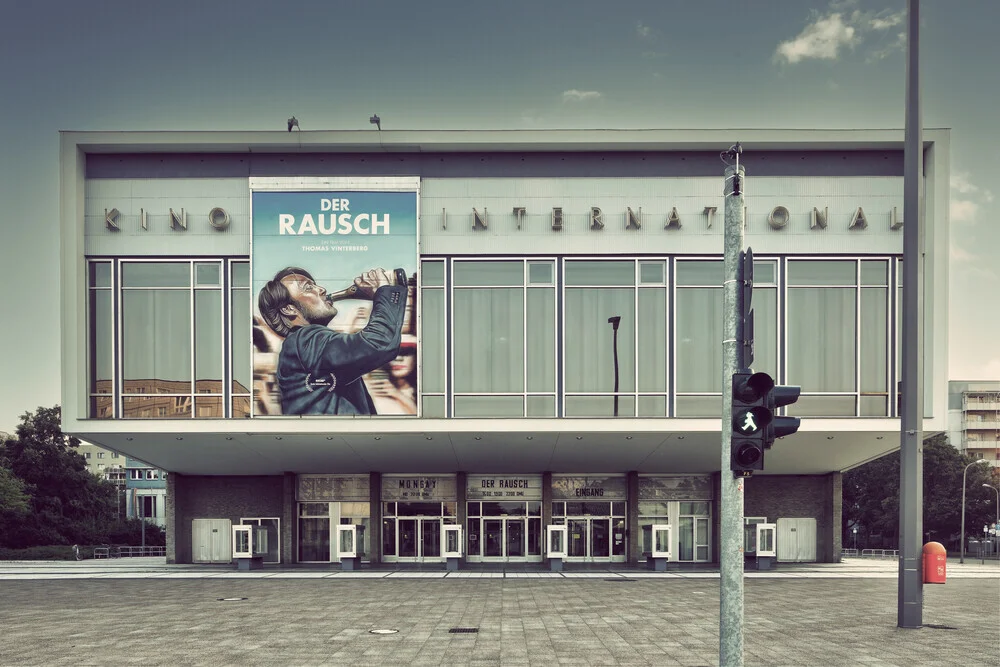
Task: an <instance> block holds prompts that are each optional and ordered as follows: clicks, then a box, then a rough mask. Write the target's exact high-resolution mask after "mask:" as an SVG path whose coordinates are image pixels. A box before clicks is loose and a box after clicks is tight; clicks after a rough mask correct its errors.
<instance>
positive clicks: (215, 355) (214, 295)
mask: <svg viewBox="0 0 1000 667" xmlns="http://www.w3.org/2000/svg"><path fill="white" fill-rule="evenodd" d="M194 341H195V342H194V345H195V347H194V372H195V376H194V378H195V387H194V390H195V393H198V394H221V393H222V293H221V292H219V291H218V290H211V291H209V290H198V291H196V292H195V293H194Z"/></svg>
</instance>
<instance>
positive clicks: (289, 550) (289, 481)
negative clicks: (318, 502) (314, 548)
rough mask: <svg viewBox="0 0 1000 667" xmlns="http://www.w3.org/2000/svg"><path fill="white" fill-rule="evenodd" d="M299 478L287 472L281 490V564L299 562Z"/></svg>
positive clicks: (283, 477)
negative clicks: (297, 497)
mask: <svg viewBox="0 0 1000 667" xmlns="http://www.w3.org/2000/svg"><path fill="white" fill-rule="evenodd" d="M296 484H297V477H296V475H295V473H294V472H285V473H284V475H283V476H282V488H281V562H282V563H297V562H299V558H298V555H299V517H298V512H299V508H298V503H297V502H296V500H295V499H296V493H295V491H296Z"/></svg>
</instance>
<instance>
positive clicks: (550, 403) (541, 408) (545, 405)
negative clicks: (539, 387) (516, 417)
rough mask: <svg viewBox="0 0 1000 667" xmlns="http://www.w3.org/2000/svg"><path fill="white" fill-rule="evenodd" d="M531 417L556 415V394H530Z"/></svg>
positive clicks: (529, 413) (529, 409)
mask: <svg viewBox="0 0 1000 667" xmlns="http://www.w3.org/2000/svg"><path fill="white" fill-rule="evenodd" d="M528 416H529V417H555V416H556V397H555V396H528Z"/></svg>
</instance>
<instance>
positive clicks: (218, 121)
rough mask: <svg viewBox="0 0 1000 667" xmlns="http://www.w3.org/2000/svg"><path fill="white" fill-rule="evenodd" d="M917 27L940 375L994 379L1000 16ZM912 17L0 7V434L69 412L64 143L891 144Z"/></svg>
mask: <svg viewBox="0 0 1000 667" xmlns="http://www.w3.org/2000/svg"><path fill="white" fill-rule="evenodd" d="M920 11H921V23H922V27H921V37H920V57H921V74H922V80H923V118H924V126H925V127H928V128H937V127H947V128H951V129H952V135H951V138H952V153H951V161H952V163H951V168H952V178H951V194H952V199H951V204H950V209H951V251H950V252H951V272H950V295H949V296H950V304H949V309H950V312H949V331H950V334H949V371H948V377H949V378H950V379H952V380H976V379H1000V345H998V344H997V342H996V338H997V337H996V332H997V331H998V330H1000V308H998V307H997V306H998V301H1000V300H998V297H997V294H1000V269H998V263H997V262H996V260H995V259H994V254H995V253H997V252H998V251H1000V225H997V224H995V221H996V218H995V216H996V215H997V213H998V210H1000V201H996V200H995V195H1000V172H998V170H997V169H996V167H995V164H996V160H997V158H998V153H1000V141H998V140H997V138H996V135H997V123H996V117H997V109H998V108H1000V86H998V85H997V81H998V80H1000V75H998V74H997V69H996V67H997V66H996V62H997V60H998V56H1000V46H998V45H997V44H998V42H997V39H996V33H997V31H998V29H1000V2H997V0H924V1H923V2H922V3H921V10H920ZM905 12H906V2H905V0H833V1H830V0H750V1H747V0H698V1H697V2H691V1H689V0H641V1H640V0H636V1H630V0H615V1H614V2H610V1H608V0H605V1H603V2H598V1H594V0H572V1H570V0H566V1H561V0H560V1H557V0H544V1H542V0H527V1H524V0H504V1H503V2H475V1H472V2H470V1H469V0H463V1H460V2H459V1H453V0H433V1H430V0H425V2H413V1H412V0H409V1H406V2H399V1H396V0H382V1H381V2H368V3H361V2H335V1H333V0H325V1H319V0H312V1H310V0H280V1H279V0H273V1H271V2H265V1H263V0H238V1H237V0H193V1H192V0H173V1H172V2H169V3H167V2H164V3H159V2H157V3H153V2H144V1H142V0H139V1H136V0H99V1H98V0H79V1H76V2H70V0H62V1H59V2H56V1H52V0H33V1H32V2H24V1H22V0H0V204H2V205H0V230H2V236H0V270H2V271H3V273H4V275H6V276H7V278H8V280H9V281H11V282H10V284H11V289H9V290H4V291H3V292H2V293H0V312H2V313H4V314H5V315H4V317H3V326H0V349H3V350H4V351H5V353H4V355H3V361H2V362H0V368H2V370H3V379H2V381H0V431H8V432H13V430H14V428H15V426H16V425H17V423H18V422H19V421H20V416H21V415H23V414H24V413H25V412H29V411H34V410H35V409H36V408H37V407H39V406H51V405H56V404H57V403H58V402H59V400H60V397H59V374H60V352H59V326H60V322H59V316H60V314H59V264H58V253H59V243H58V228H59V226H58V212H59V209H58V160H59V136H58V132H59V130H271V129H274V130H284V129H285V127H286V120H287V119H288V117H289V116H292V115H294V116H296V117H297V118H298V119H299V124H300V128H301V129H302V130H329V129H345V130H346V129H355V130H369V129H372V128H371V126H370V125H369V123H368V118H369V116H371V115H372V114H373V113H377V114H378V115H379V116H380V117H381V121H382V129H383V130H389V129H394V130H404V129H562V128H569V129H577V128H602V129H603V128H612V129H615V128H621V129H636V128H657V129H660V128H665V129H671V128H679V129H713V128H731V129H734V130H736V129H738V128H852V129H853V128H859V129H860V128H899V129H902V127H903V124H904V102H905V78H904V77H905V42H906V36H905ZM900 137H902V134H900ZM738 140H739V132H738V131H734V132H733V142H734V143H735V142H736V141H738ZM991 220H992V221H994V222H993V223H991ZM15 277H17V278H18V279H15ZM29 288H30V289H29Z"/></svg>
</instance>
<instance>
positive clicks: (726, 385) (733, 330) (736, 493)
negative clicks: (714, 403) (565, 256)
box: [719, 149, 745, 667]
mask: <svg viewBox="0 0 1000 667" xmlns="http://www.w3.org/2000/svg"><path fill="white" fill-rule="evenodd" d="M732 154H733V151H732V149H731V150H730V155H732ZM735 157H736V164H735V165H733V166H728V167H726V171H725V174H726V184H725V187H724V190H723V192H724V193H725V198H726V209H725V241H724V254H725V272H726V275H725V281H724V282H723V289H722V299H723V301H722V313H723V323H722V429H721V430H722V449H721V452H722V454H721V458H720V460H721V467H720V470H721V473H720V481H719V486H720V491H721V498H720V517H719V519H720V526H721V532H722V535H721V540H720V545H721V546H720V552H719V568H720V575H721V576H720V578H719V582H720V583H719V665H721V666H722V667H731V666H741V665H743V489H744V479H743V478H734V477H733V475H732V474H731V472H730V471H731V466H732V453H731V445H732V435H733V434H732V431H733V427H732V420H733V386H732V378H733V374H734V373H736V372H737V371H738V370H739V368H738V359H737V345H738V344H737V320H738V319H739V317H740V315H739V313H738V312H737V311H738V308H737V306H738V303H737V294H738V293H739V290H740V289H742V285H738V284H737V271H738V269H739V265H740V251H741V250H743V225H744V219H743V218H744V213H743V192H744V189H745V187H744V175H745V170H744V169H743V167H741V166H740V165H739V152H738V151H737V152H736V153H735ZM739 344H740V345H742V341H740V343H739Z"/></svg>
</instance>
